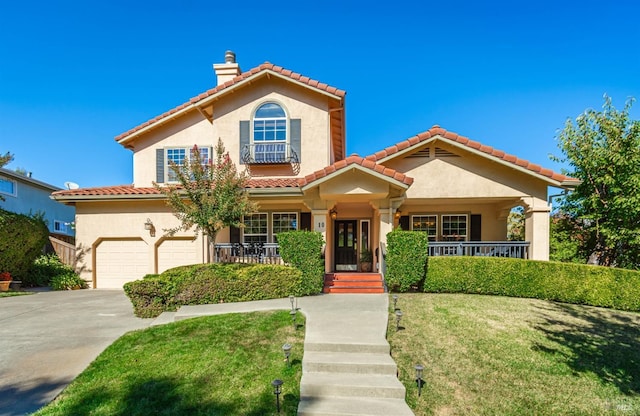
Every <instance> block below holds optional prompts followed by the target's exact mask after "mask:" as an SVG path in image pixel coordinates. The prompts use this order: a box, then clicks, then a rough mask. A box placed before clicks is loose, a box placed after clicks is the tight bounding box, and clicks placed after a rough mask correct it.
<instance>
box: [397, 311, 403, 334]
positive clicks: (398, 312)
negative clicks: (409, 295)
mask: <svg viewBox="0 0 640 416" xmlns="http://www.w3.org/2000/svg"><path fill="white" fill-rule="evenodd" d="M400 319H402V311H401V310H400V309H396V332H398V331H400Z"/></svg>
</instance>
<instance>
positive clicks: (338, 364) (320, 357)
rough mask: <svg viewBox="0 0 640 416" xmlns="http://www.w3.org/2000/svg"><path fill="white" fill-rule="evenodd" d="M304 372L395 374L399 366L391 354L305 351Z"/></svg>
mask: <svg viewBox="0 0 640 416" xmlns="http://www.w3.org/2000/svg"><path fill="white" fill-rule="evenodd" d="M302 372H303V374H306V373H307V372H322V373H353V374H375V375H390V376H395V375H396V374H397V373H398V367H397V366H396V363H395V362H394V361H393V358H391V356H390V355H389V354H380V353H362V352H318V351H305V352H304V356H303V358H302Z"/></svg>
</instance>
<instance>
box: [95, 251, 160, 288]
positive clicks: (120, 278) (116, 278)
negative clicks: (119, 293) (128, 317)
mask: <svg viewBox="0 0 640 416" xmlns="http://www.w3.org/2000/svg"><path fill="white" fill-rule="evenodd" d="M148 258H149V256H148V249H147V243H145V242H144V241H142V240H107V241H102V242H101V243H100V244H99V245H98V247H97V248H96V287H97V288H100V289H116V288H117V289H121V288H122V286H123V285H124V284H125V283H127V282H130V281H132V280H138V279H141V278H142V277H143V276H144V275H145V274H147V273H150V271H149V266H148Z"/></svg>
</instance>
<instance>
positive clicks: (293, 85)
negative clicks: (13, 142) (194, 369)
mask: <svg viewBox="0 0 640 416" xmlns="http://www.w3.org/2000/svg"><path fill="white" fill-rule="evenodd" d="M225 61H226V62H225V63H224V64H217V65H214V69H215V72H216V75H217V78H218V85H217V86H216V87H215V88H213V89H211V90H209V91H206V92H204V93H202V94H200V95H198V96H197V97H194V98H192V99H191V100H189V101H188V102H186V103H184V104H182V105H180V106H178V107H176V108H174V109H172V110H170V111H168V112H166V113H164V114H161V115H159V116H157V117H155V118H153V119H152V120H149V121H147V122H145V123H143V124H141V125H140V126H138V127H135V128H134V129H132V130H129V131H127V132H125V133H123V134H121V135H119V136H118V137H116V141H117V142H118V143H120V144H121V145H122V146H123V147H125V148H127V149H129V150H131V151H132V152H133V172H134V178H133V179H134V181H133V184H132V185H125V186H112V187H102V188H88V189H77V190H66V191H59V192H56V193H54V195H53V197H54V198H55V199H57V200H58V201H60V202H63V203H65V204H69V205H74V206H75V207H76V224H77V242H78V248H79V249H80V250H81V251H82V252H83V253H84V256H83V261H84V262H85V264H84V266H85V271H84V272H83V273H84V274H83V277H84V278H85V279H87V280H89V281H92V282H93V285H94V287H121V286H122V285H123V284H124V283H125V282H127V281H130V280H134V279H139V278H141V277H142V276H144V275H145V274H147V273H160V272H162V271H164V270H166V269H168V268H170V267H175V266H178V265H182V264H192V263H200V262H206V261H208V260H209V254H208V250H207V242H206V241H205V239H204V238H203V237H202V236H197V237H195V238H194V234H193V233H181V234H177V235H175V236H171V237H170V236H166V235H164V232H163V231H162V230H164V229H169V228H172V227H175V226H177V225H179V223H178V220H177V219H176V218H175V217H174V216H173V214H172V213H171V211H170V209H169V208H168V206H167V205H166V202H165V199H164V197H163V196H162V194H160V193H159V192H158V191H157V190H156V189H155V188H154V187H153V182H157V183H160V184H162V183H171V182H173V180H174V178H173V176H172V174H171V171H170V169H169V167H168V161H169V160H172V161H174V162H176V163H181V161H182V160H183V159H184V158H185V157H189V152H190V150H189V149H190V148H191V147H192V146H193V145H198V146H199V148H200V149H201V150H202V151H204V152H205V154H206V152H209V154H211V152H212V151H213V147H214V146H215V144H216V143H217V140H218V138H222V140H223V141H224V144H225V147H226V149H227V150H228V151H229V154H230V156H231V157H232V160H233V161H234V162H236V163H237V164H238V165H239V167H240V168H245V167H246V168H248V169H249V171H250V173H251V180H250V183H249V189H248V191H249V193H250V196H251V198H253V199H254V200H255V201H257V202H258V203H259V207H260V209H259V212H257V213H255V214H253V215H250V216H248V217H246V218H245V219H244V222H245V225H246V226H245V228H243V229H242V230H238V229H227V230H224V231H222V232H220V233H219V235H218V236H217V248H218V249H217V250H216V253H215V255H213V254H212V255H213V256H214V257H216V258H214V259H212V260H219V258H218V257H221V256H222V257H225V258H233V257H235V256H237V255H238V254H239V252H238V247H240V246H238V245H237V244H238V243H244V244H245V245H249V244H251V245H253V246H252V247H253V250H254V251H251V249H249V250H248V251H247V252H249V253H254V254H255V253H256V252H258V251H260V253H261V254H262V255H264V256H265V258H266V259H267V260H269V259H273V257H274V256H277V254H276V253H277V251H276V247H277V234H278V233H279V232H282V231H288V230H294V229H309V230H316V231H319V232H321V233H322V235H323V236H324V239H325V241H326V249H325V268H326V271H327V272H331V271H340V270H356V269H357V268H358V265H359V253H361V252H362V251H363V250H365V249H370V250H371V251H373V252H374V253H375V257H374V263H376V264H378V266H379V267H380V266H381V265H382V263H383V258H382V257H381V256H380V255H379V254H381V253H382V252H383V251H382V250H380V249H381V248H383V247H384V246H383V245H384V243H385V242H386V235H387V233H388V232H390V231H391V230H392V229H394V228H395V227H398V226H402V228H403V229H409V230H414V231H423V232H427V233H428V234H429V239H430V240H431V241H432V243H431V248H430V249H431V250H432V254H442V255H444V254H456V253H459V254H474V255H511V256H513V255H515V256H518V257H528V258H532V259H539V260H547V259H548V256H549V205H548V203H547V188H548V187H549V186H554V187H571V186H573V185H575V180H573V179H571V178H568V177H566V176H564V175H561V174H558V173H555V172H553V171H551V170H548V169H543V168H541V167H540V166H537V165H534V164H531V163H529V162H527V161H525V160H522V159H518V158H517V157H515V156H512V155H508V154H505V153H504V152H502V151H499V150H496V149H493V148H491V147H489V146H485V145H482V144H480V143H477V142H474V141H471V140H469V139H467V138H466V137H463V136H459V135H458V134H455V133H452V132H450V131H447V130H445V129H442V128H440V127H438V126H434V127H432V128H430V129H429V130H427V131H425V132H423V133H420V134H418V135H416V136H413V137H410V138H408V139H406V140H398V142H397V143H396V144H394V145H392V146H390V147H388V148H386V149H384V150H381V151H379V152H377V153H375V154H373V155H370V156H366V157H360V156H357V155H351V156H347V155H346V154H345V149H346V143H345V91H343V90H340V89H337V88H334V87H331V86H329V85H327V84H324V83H321V82H318V81H315V80H312V79H310V78H308V77H305V76H303V75H300V74H298V73H295V72H292V71H290V70H287V69H284V68H282V67H279V66H276V65H272V64H270V63H264V64H262V65H260V66H258V67H256V68H253V69H251V70H250V71H247V72H241V71H240V67H239V66H238V64H237V63H236V62H235V55H234V54H233V53H229V52H228V53H227V55H226V56H225ZM515 206H523V207H524V208H525V215H526V240H527V241H526V242H525V243H519V244H511V243H509V242H505V241H504V240H506V235H507V216H508V214H509V211H510V210H511V209H512V208H513V207H515ZM496 241H497V242H501V243H495V242H496ZM229 243H236V244H235V245H232V244H229ZM256 247H257V249H256ZM256 250H257V251H256Z"/></svg>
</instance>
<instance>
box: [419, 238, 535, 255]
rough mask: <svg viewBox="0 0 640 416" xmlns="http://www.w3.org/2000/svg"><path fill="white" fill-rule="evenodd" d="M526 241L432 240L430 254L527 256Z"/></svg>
mask: <svg viewBox="0 0 640 416" xmlns="http://www.w3.org/2000/svg"><path fill="white" fill-rule="evenodd" d="M529 245H530V243H529V242H528V241H451V242H443V241H432V242H429V255H430V256H483V257H512V258H517V259H528V258H529Z"/></svg>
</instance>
